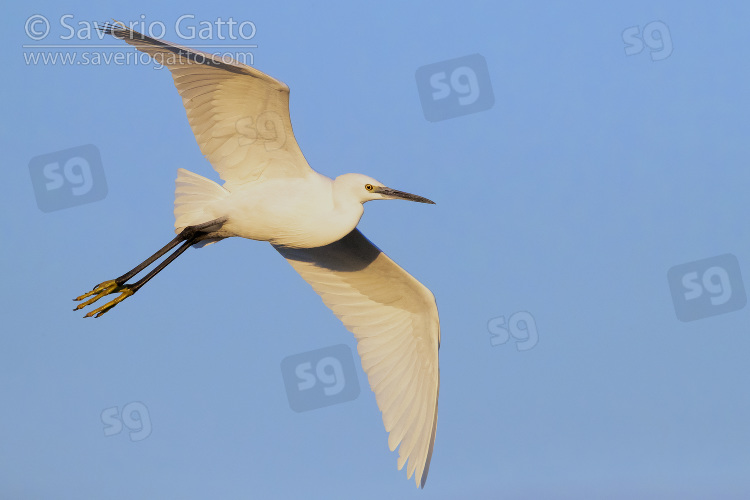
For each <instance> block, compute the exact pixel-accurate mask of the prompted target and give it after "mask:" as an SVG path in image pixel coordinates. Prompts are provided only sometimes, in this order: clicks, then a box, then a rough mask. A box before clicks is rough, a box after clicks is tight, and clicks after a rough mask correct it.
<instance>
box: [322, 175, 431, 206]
mask: <svg viewBox="0 0 750 500" xmlns="http://www.w3.org/2000/svg"><path fill="white" fill-rule="evenodd" d="M334 186H335V189H336V191H339V190H340V191H339V192H342V193H346V195H348V196H353V197H354V198H355V199H357V200H358V201H359V202H360V203H364V202H366V201H370V200H408V201H417V202H419V203H430V204H432V205H434V204H435V202H434V201H432V200H428V199H427V198H423V197H421V196H417V195H416V194H411V193H405V192H403V191H398V190H396V189H391V188H389V187H386V186H384V185H383V183H382V182H379V181H376V180H375V179H373V178H372V177H368V176H366V175H362V174H344V175H340V176H338V177H336V180H335V181H334Z"/></svg>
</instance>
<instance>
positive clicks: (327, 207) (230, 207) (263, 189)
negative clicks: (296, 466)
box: [75, 23, 440, 487]
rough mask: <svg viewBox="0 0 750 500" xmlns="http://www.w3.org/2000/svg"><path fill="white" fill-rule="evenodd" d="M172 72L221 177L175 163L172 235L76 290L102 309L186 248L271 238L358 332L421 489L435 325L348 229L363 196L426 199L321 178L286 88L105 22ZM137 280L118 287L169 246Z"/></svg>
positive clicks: (430, 440)
mask: <svg viewBox="0 0 750 500" xmlns="http://www.w3.org/2000/svg"><path fill="white" fill-rule="evenodd" d="M101 29H102V30H103V31H104V32H105V33H107V34H111V35H113V36H115V37H117V38H120V39H122V40H124V41H126V42H127V43H129V44H130V45H133V46H134V47H136V48H137V49H138V50H141V51H143V52H145V53H147V54H149V55H150V56H152V57H153V58H154V59H155V60H156V61H157V62H159V63H161V64H163V65H165V66H166V67H167V68H169V70H170V72H171V74H172V77H173V79H174V83H175V86H176V87H177V91H178V92H179V94H180V96H181V97H182V102H183V104H184V106H185V109H186V111H187V117H188V121H189V122H190V127H191V128H192V129H193V133H194V134H195V138H196V139H197V141H198V145H199V146H200V149H201V152H202V153H203V154H204V155H205V156H206V158H208V160H209V161H210V162H211V165H212V166H213V168H214V169H215V170H216V171H217V172H218V173H219V176H220V177H221V178H222V179H223V180H224V184H223V185H219V184H217V183H216V182H214V181H212V180H209V179H206V178H205V177H202V176H200V175H197V174H194V173H192V172H188V171H187V170H184V169H179V170H178V171H177V189H176V192H175V194H176V196H175V204H174V206H175V208H174V214H175V229H176V230H175V232H176V233H177V237H176V238H174V239H173V240H172V241H171V242H170V243H168V244H167V245H166V246H165V247H163V248H162V249H161V250H159V251H158V252H156V253H155V254H154V255H152V256H151V257H149V258H148V259H146V260H145V261H144V262H142V263H141V264H139V265H138V266H137V267H135V268H134V269H132V270H131V271H129V272H128V273H126V274H124V275H122V276H120V277H119V278H117V279H114V280H109V281H105V282H103V283H101V284H99V285H97V286H96V287H94V289H93V290H92V291H90V292H88V293H85V294H83V295H81V296H80V297H77V298H76V299H75V300H78V301H82V300H84V299H88V300H86V301H85V302H82V303H81V304H79V305H78V307H77V308H76V309H81V308H83V307H86V306H89V305H91V304H93V303H94V302H96V301H97V300H99V299H101V298H102V297H104V296H106V295H109V294H115V293H117V294H119V295H118V296H117V297H116V298H115V299H114V300H111V301H110V302H107V303H106V304H104V305H103V306H101V307H99V308H98V309H94V310H92V311H91V312H89V313H88V314H86V317H91V316H96V317H99V316H101V315H102V314H104V313H105V312H107V311H109V310H110V309H111V308H113V307H114V306H115V305H117V304H118V303H120V302H121V301H123V300H124V299H126V298H127V297H129V296H131V295H133V294H134V293H135V292H137V291H138V290H139V289H140V288H141V287H142V286H143V285H144V284H145V283H146V282H147V281H149V280H150V279H151V278H153V277H154V276H155V275H156V274H157V273H158V272H160V271H161V270H162V269H164V267H166V266H167V265H168V264H169V263H170V262H172V261H173V260H174V259H175V258H177V257H178V256H179V255H180V254H182V253H183V252H184V251H185V250H187V248H188V247H190V246H198V247H200V246H204V245H207V244H210V243H214V242H216V241H219V240H221V239H223V238H228V237H231V236H241V237H243V238H248V239H251V240H260V241H268V242H269V243H271V244H272V245H273V246H274V248H275V249H276V250H278V251H279V253H280V254H281V255H282V256H284V258H286V259H287V261H288V262H289V263H290V264H291V265H292V267H293V268H294V269H295V270H296V271H297V272H298V273H299V274H300V275H301V276H302V278H304V279H305V281H307V282H308V283H309V284H310V285H311V286H312V288H313V289H314V290H315V291H316V292H317V293H318V294H319V295H320V297H321V298H322V299H323V302H324V303H325V305H326V306H328V307H329V308H330V309H331V310H332V311H333V313H334V314H335V315H336V316H337V317H338V318H339V319H340V320H341V321H342V322H343V323H344V325H345V326H346V328H347V329H348V330H349V331H351V332H352V333H353V334H354V336H355V337H356V338H357V351H358V352H359V355H360V357H361V359H362V367H363V368H364V370H365V372H366V373H367V377H368V380H369V382H370V387H371V388H372V390H373V392H374V393H375V397H376V400H377V403H378V407H379V408H380V411H381V412H382V414H383V423H384V424H385V429H386V431H387V432H388V433H389V436H388V445H389V447H390V449H391V451H393V450H395V449H396V447H397V446H398V448H399V450H398V454H399V458H398V462H397V464H398V468H399V470H400V469H402V468H403V467H404V464H406V463H407V461H408V466H407V477H409V478H411V476H412V474H413V475H414V479H415V481H416V483H417V486H418V487H419V486H421V487H424V484H425V481H426V479H427V472H428V470H429V467H430V459H431V458H432V450H433V446H434V443H435V429H436V426H437V408H438V405H437V402H438V392H439V385H440V374H439V369H438V348H439V346H440V323H439V320H438V311H437V305H436V304H435V297H434V296H433V294H432V293H431V292H430V291H429V290H428V289H427V288H426V287H425V286H424V285H422V284H421V283H420V282H419V281H417V280H416V279H414V278H413V277H412V276H411V275H410V274H409V273H407V272H406V271H404V270H403V269H402V268H401V267H399V266H398V265H397V264H396V263H395V262H393V261H392V260H391V259H390V258H388V257H387V256H386V255H385V254H384V253H383V252H381V251H380V250H379V249H378V248H377V247H376V246H375V245H373V244H372V243H371V242H370V241H369V240H368V239H367V238H365V237H364V236H363V235H362V233H360V232H359V230H357V228H356V227H357V224H358V223H359V220H360V218H361V217H362V213H363V212H364V207H363V204H364V203H365V202H367V201H370V200H395V199H402V200H410V201H417V202H421V203H433V202H432V201H430V200H428V199H426V198H422V197H421V196H416V195H413V194H409V193H404V192H402V191H397V190H395V189H391V188H388V187H386V186H384V185H383V184H382V183H381V182H378V181H376V180H375V179H373V178H371V177H367V176H365V175H361V174H344V175H341V176H339V177H337V178H336V179H333V180H332V179H330V178H328V177H326V176H324V175H321V174H319V173H318V172H316V171H314V170H313V169H312V168H310V166H309V165H308V164H307V161H305V158H304V156H302V152H301V151H300V148H299V146H298V145H297V142H296V140H295V139H294V135H293V133H292V124H291V121H290V119H289V87H287V86H286V85H285V84H284V83H282V82H280V81H278V80H275V79H273V78H271V77H270V76H268V75H266V74H264V73H261V72H260V71H258V70H257V69H254V68H252V67H250V66H246V65H244V64H240V63H238V62H236V61H233V60H228V59H227V58H226V57H224V58H219V57H217V56H212V55H210V54H207V53H204V52H200V51H197V50H191V49H189V48H186V47H181V46H179V45H175V44H172V43H169V42H165V41H162V40H158V39H155V38H152V37H149V36H145V35H142V34H141V33H138V32H136V31H133V30H131V29H129V28H127V27H125V25H124V24H122V23H117V24H106V25H105V26H104V27H102V28H101ZM175 247H177V249H176V250H174V252H172V253H171V254H170V255H168V256H167V257H166V258H165V259H164V260H163V261H162V262H160V263H159V264H158V265H157V266H156V267H155V268H154V269H153V270H151V271H150V272H149V273H148V274H146V275H145V276H144V277H143V278H142V279H140V280H139V281H137V282H135V283H133V284H127V281H128V280H130V279H131V278H133V277H134V276H136V275H138V274H140V273H141V271H143V270H145V269H146V268H147V267H149V266H150V265H151V264H153V263H154V262H156V261H157V260H159V259H160V258H161V257H163V256H164V255H166V254H168V253H169V252H170V251H171V250H173V249H175Z"/></svg>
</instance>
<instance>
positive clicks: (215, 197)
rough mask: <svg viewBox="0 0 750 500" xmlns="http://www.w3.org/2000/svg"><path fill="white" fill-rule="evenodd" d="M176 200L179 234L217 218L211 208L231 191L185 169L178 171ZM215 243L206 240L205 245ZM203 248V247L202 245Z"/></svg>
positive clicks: (177, 230)
mask: <svg viewBox="0 0 750 500" xmlns="http://www.w3.org/2000/svg"><path fill="white" fill-rule="evenodd" d="M175 183H176V184H177V188H176V189H175V198H174V227H175V233H179V232H180V231H182V230H183V229H185V228H186V227H188V226H195V225H197V224H202V223H204V222H207V221H210V220H212V219H215V218H216V215H215V214H214V213H212V211H211V209H210V208H211V206H212V205H213V204H214V203H215V202H217V201H220V200H223V199H225V198H226V197H228V196H229V191H227V190H226V189H224V188H223V187H221V186H219V185H218V184H217V183H215V182H214V181H212V180H211V179H206V178H205V177H203V176H200V175H198V174H194V173H193V172H190V171H188V170H185V169H184V168H179V169H177V180H176V181H175ZM210 243H213V241H211V240H206V243H204V245H205V244H210ZM201 246H203V245H201Z"/></svg>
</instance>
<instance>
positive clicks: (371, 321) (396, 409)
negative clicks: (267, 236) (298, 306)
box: [275, 229, 440, 486]
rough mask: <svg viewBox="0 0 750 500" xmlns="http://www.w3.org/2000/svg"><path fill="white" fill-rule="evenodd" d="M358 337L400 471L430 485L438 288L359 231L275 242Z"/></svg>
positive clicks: (437, 376)
mask: <svg viewBox="0 0 750 500" xmlns="http://www.w3.org/2000/svg"><path fill="white" fill-rule="evenodd" d="M275 248H276V250H278V251H279V253H281V255H283V256H284V257H285V258H286V259H287V260H288V261H289V263H290V264H291V265H292V267H294V269H295V270H296V271H297V272H298V273H299V274H300V275H301V276H302V277H303V278H304V279H305V281H307V282H308V283H309V284H310V285H312V287H313V289H314V290H315V291H316V292H317V293H318V295H320V297H321V298H322V299H323V302H324V303H325V305H326V306H328V307H329V308H330V309H331V310H332V311H333V313H334V314H335V315H336V316H337V317H338V318H339V319H340V320H341V321H342V322H343V323H344V325H345V326H346V328H347V329H349V331H351V332H352V333H353V334H354V336H355V337H356V338H357V341H358V343H357V350H358V351H359V355H360V357H361V358H362V367H363V368H364V370H365V372H366V373H367V378H368V380H369V382H370V387H371V388H372V390H373V392H375V398H376V400H377V402H378V407H379V408H380V411H381V412H382V413H383V423H384V424H385V430H386V431H387V432H389V433H390V435H389V436H388V446H389V447H390V449H391V451H393V450H395V449H396V446H399V444H400V446H399V450H398V453H399V458H398V468H399V470H400V469H401V468H403V466H404V464H405V463H406V461H407V459H408V461H409V465H408V467H407V476H408V477H411V475H412V474H413V473H415V472H416V475H415V478H414V479H415V481H416V483H417V486H424V483H425V481H426V480H427V472H428V470H429V468H430V459H431V458H432V449H433V446H434V443H435V429H436V426H437V401H438V392H439V387H440V371H439V368H438V348H439V347H440V323H439V319H438V311H437V305H436V304H435V297H434V296H433V295H432V293H431V292H430V291H429V290H428V289H427V288H426V287H425V286H424V285H422V284H421V283H420V282H419V281H417V280H416V279H414V278H413V277H412V276H411V275H410V274H409V273H407V272H406V271H404V270H403V269H402V268H400V267H399V266H398V265H397V264H396V263H395V262H393V261H392V260H391V259H390V258H388V256H387V255H385V254H384V253H383V252H381V251H380V250H379V249H378V248H377V247H376V246H375V245H373V244H372V243H371V242H370V241H369V240H368V239H367V238H365V237H364V236H363V235H362V233H360V232H359V230H357V229H355V230H353V231H352V232H351V233H349V234H348V235H347V236H345V237H344V238H342V239H341V240H339V241H337V242H335V243H331V244H330V245H326V246H323V247H318V248H287V247H275Z"/></svg>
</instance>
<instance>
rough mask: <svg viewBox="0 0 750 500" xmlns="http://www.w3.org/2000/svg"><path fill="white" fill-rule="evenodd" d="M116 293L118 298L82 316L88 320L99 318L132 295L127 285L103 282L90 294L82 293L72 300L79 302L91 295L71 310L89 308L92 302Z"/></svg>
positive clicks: (112, 281) (110, 281)
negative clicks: (93, 317)
mask: <svg viewBox="0 0 750 500" xmlns="http://www.w3.org/2000/svg"><path fill="white" fill-rule="evenodd" d="M117 292H121V293H120V295H119V296H118V297H116V298H115V299H113V300H111V301H109V302H107V303H106V304H104V305H103V306H101V307H99V308H98V309H94V310H93V311H90V312H89V313H88V314H86V315H85V316H84V318H90V317H91V316H95V317H96V318H98V317H99V316H101V315H102V314H104V313H105V312H107V311H109V310H110V309H112V308H113V307H115V306H116V305H117V304H119V303H120V302H122V301H123V300H125V299H127V298H128V297H130V296H131V295H133V293H135V292H133V290H132V289H131V288H130V287H129V286H128V285H118V284H117V283H115V280H109V281H105V282H104V283H100V284H98V285H96V286H95V287H94V289H93V290H91V291H90V292H88V293H84V294H83V295H81V296H80V297H76V298H75V299H73V300H76V301H79V300H83V299H85V298H87V297H91V296H92V295H93V297H91V298H90V299H89V300H87V301H86V302H83V303H81V304H78V306H76V308H75V309H73V310H74V311H77V310H79V309H83V308H84V307H86V306H89V305H91V304H93V303H94V302H96V301H97V300H99V299H101V298H102V297H104V296H105V295H109V294H111V293H117Z"/></svg>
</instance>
